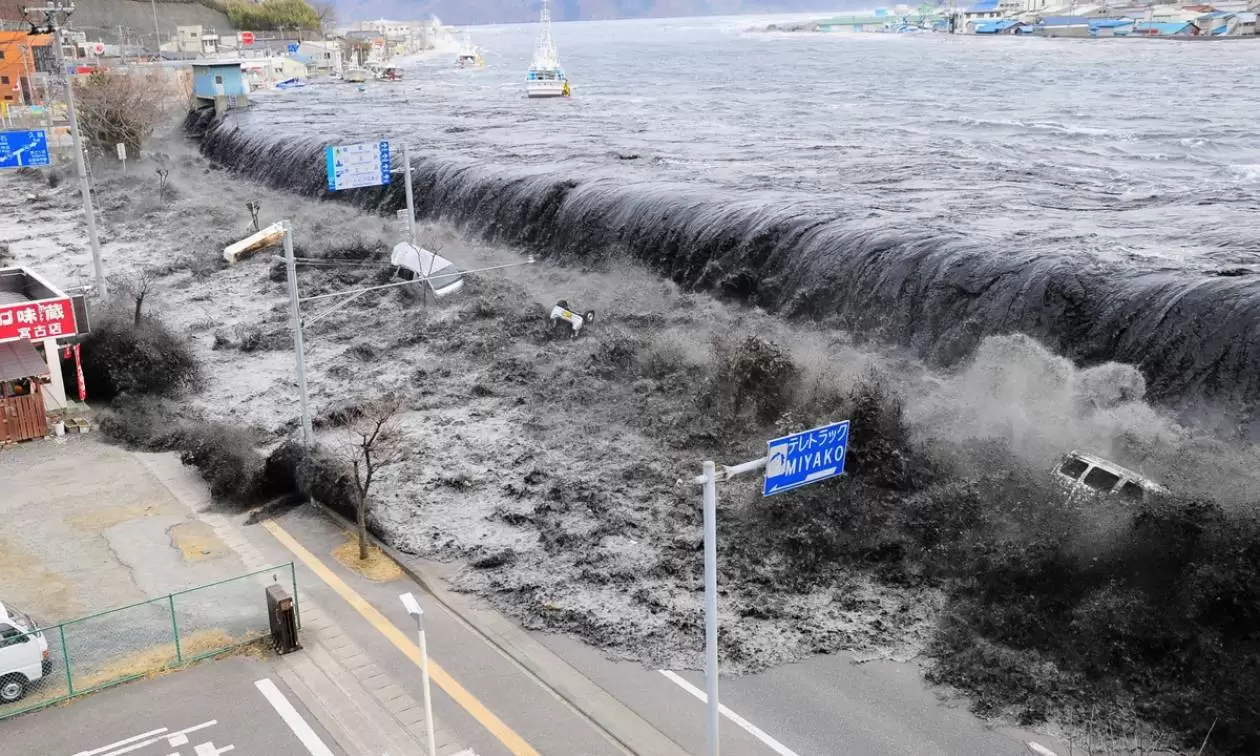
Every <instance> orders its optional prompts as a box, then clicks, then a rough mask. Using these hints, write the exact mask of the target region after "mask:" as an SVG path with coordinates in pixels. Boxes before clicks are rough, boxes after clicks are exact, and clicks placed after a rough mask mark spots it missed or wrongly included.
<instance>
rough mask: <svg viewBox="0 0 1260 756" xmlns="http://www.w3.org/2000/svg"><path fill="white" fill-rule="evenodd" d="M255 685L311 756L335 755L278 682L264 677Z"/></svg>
mask: <svg viewBox="0 0 1260 756" xmlns="http://www.w3.org/2000/svg"><path fill="white" fill-rule="evenodd" d="M254 687H256V688H258V690H259V692H260V693H262V694H263V696H264V697H266V699H267V702H268V703H270V704H271V706H272V708H273V709H275V710H276V713H277V714H279V715H280V718H281V719H283V720H284V723H285V724H287V725H288V726H289V729H290V730H293V734H294V735H296V736H297V739H298V740H300V741H302V745H304V746H306V750H307V751H309V752H310V754H311V756H333V752H332V751H330V750H329V749H328V746H326V745H324V741H322V740H320V739H319V736H318V735H316V734H315V731H314V730H312V729H311V726H310V725H308V724H307V723H306V720H305V719H302V715H301V714H298V711H297V709H295V708H293V704H291V703H289V699H287V698H285V697H284V694H283V693H281V692H280V689H279V688H277V687H276V684H275V683H273V682H272V681H271V679H270V678H263V679H261V680H258V681H257V682H255V683H254Z"/></svg>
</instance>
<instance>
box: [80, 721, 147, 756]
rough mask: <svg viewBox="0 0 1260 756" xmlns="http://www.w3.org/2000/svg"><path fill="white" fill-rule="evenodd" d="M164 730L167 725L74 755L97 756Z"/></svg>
mask: <svg viewBox="0 0 1260 756" xmlns="http://www.w3.org/2000/svg"><path fill="white" fill-rule="evenodd" d="M164 732H166V728H165V727H159V728H157V729H156V730H149V731H148V732H142V733H140V734H139V735H132V736H131V737H129V738H123V739H122V740H120V741H118V742H117V743H110V744H109V745H107V746H101V747H100V748H97V749H95V750H92V751H79V752H78V753H76V754H75V755H74V756H96V755H97V754H98V753H104V752H106V751H110V750H113V749H115V748H117V747H119V746H125V745H127V744H128V743H134V742H135V741H137V740H143V739H145V738H148V737H152V736H154V735H160V734H162V733H164Z"/></svg>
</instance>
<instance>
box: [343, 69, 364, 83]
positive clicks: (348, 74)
mask: <svg viewBox="0 0 1260 756" xmlns="http://www.w3.org/2000/svg"><path fill="white" fill-rule="evenodd" d="M367 79H368V72H367V69H366V68H363V67H362V66H350V67H348V68H346V70H345V73H343V74H341V80H342V81H348V82H350V83H351V84H362V83H363V82H365V81H367Z"/></svg>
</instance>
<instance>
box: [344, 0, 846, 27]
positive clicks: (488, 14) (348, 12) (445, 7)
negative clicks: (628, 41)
mask: <svg viewBox="0 0 1260 756" xmlns="http://www.w3.org/2000/svg"><path fill="white" fill-rule="evenodd" d="M336 3H337V15H338V18H339V19H340V20H341V21H343V22H345V21H359V20H366V19H374V18H382V17H383V18H391V19H417V18H423V17H425V16H428V15H434V16H437V17H438V18H440V19H441V20H442V21H443V22H444V23H448V24H457V25H458V24H493V23H511V22H516V21H532V20H534V19H536V18H537V17H538V7H539V4H538V2H537V0H336ZM846 5H849V3H845V2H844V1H843V0H839V1H837V0H553V2H552V18H554V19H556V20H557V21H578V20H583V19H599V18H648V17H667V16H712V15H723V14H737V13H765V12H776V13H777V12H786V13H790V12H800V11H833V10H838V9H841V8H843V7H844V6H846Z"/></svg>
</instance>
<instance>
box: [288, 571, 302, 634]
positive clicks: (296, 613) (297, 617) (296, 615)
mask: <svg viewBox="0 0 1260 756" xmlns="http://www.w3.org/2000/svg"><path fill="white" fill-rule="evenodd" d="M289 580H290V582H292V583H293V620H294V621H295V622H296V623H297V626H298V630H301V629H302V612H301V611H300V610H299V609H298V604H299V603H300V602H299V601H298V593H297V567H294V566H293V562H289Z"/></svg>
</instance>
